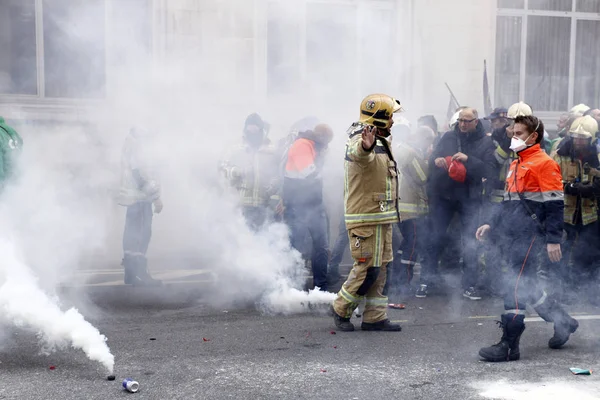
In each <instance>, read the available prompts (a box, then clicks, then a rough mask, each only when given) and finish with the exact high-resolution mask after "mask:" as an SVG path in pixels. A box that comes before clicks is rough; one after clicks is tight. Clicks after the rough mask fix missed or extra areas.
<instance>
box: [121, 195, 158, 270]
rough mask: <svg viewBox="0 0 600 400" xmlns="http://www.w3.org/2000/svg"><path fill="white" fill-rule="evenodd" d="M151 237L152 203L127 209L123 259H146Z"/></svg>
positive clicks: (140, 203)
mask: <svg viewBox="0 0 600 400" xmlns="http://www.w3.org/2000/svg"><path fill="white" fill-rule="evenodd" d="M151 236H152V203H150V202H139V203H135V204H132V205H130V206H128V207H127V214H126V215H125V231H124V232H123V252H124V253H125V258H128V257H133V258H137V257H141V258H144V259H145V258H146V252H147V251H148V245H149V244H150V237H151Z"/></svg>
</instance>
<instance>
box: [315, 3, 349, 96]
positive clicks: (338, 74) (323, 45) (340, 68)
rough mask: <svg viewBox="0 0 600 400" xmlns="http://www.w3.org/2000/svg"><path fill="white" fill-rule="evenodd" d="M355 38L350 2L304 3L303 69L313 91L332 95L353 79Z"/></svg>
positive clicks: (345, 86) (317, 93)
mask: <svg viewBox="0 0 600 400" xmlns="http://www.w3.org/2000/svg"><path fill="white" fill-rule="evenodd" d="M356 39H357V30H356V7H355V6H354V5H345V4H326V3H309V4H308V5H307V13H306V69H307V81H308V82H309V84H310V87H311V89H312V90H311V92H312V93H313V94H315V95H335V92H336V91H339V90H341V88H347V87H348V82H356V78H357V74H356V68H357V63H356V60H357V54H356Z"/></svg>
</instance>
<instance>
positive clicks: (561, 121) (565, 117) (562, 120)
mask: <svg viewBox="0 0 600 400" xmlns="http://www.w3.org/2000/svg"><path fill="white" fill-rule="evenodd" d="M567 121H569V114H568V113H564V114H561V115H560V117H558V122H557V123H556V129H557V130H558V131H559V132H560V131H562V130H563V129H565V128H566V127H567Z"/></svg>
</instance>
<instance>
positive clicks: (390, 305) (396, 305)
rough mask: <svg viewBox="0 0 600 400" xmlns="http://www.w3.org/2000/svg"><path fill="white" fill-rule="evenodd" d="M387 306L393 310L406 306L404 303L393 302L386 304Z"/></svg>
mask: <svg viewBox="0 0 600 400" xmlns="http://www.w3.org/2000/svg"><path fill="white" fill-rule="evenodd" d="M388 307H389V308H393V309H395V310H404V309H405V308H406V306H405V305H404V304H393V303H390V304H388Z"/></svg>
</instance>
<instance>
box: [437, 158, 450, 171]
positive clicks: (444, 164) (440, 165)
mask: <svg viewBox="0 0 600 400" xmlns="http://www.w3.org/2000/svg"><path fill="white" fill-rule="evenodd" d="M435 166H436V167H438V168H444V169H445V170H446V171H448V163H447V162H446V159H445V158H444V157H439V158H436V159H435Z"/></svg>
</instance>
